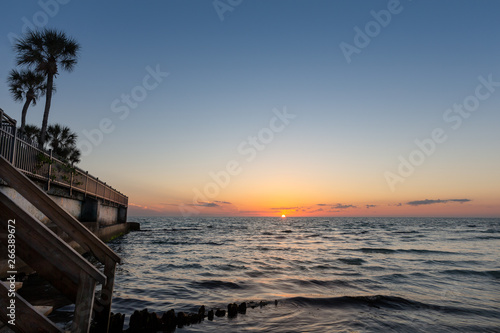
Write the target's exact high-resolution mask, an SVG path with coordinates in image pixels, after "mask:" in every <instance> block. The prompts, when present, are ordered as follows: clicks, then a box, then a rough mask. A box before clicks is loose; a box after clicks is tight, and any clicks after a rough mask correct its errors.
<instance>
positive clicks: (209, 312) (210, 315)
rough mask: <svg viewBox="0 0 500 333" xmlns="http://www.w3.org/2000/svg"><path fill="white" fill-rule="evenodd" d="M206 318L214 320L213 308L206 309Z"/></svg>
mask: <svg viewBox="0 0 500 333" xmlns="http://www.w3.org/2000/svg"><path fill="white" fill-rule="evenodd" d="M208 320H210V321H212V320H214V310H209V311H208Z"/></svg>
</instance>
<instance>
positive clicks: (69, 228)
mask: <svg viewBox="0 0 500 333" xmlns="http://www.w3.org/2000/svg"><path fill="white" fill-rule="evenodd" d="M0 178H2V179H3V180H4V181H6V182H7V184H9V186H11V187H12V188H14V189H15V190H16V191H17V192H19V193H20V194H21V195H22V196H23V197H25V198H26V199H28V200H29V201H30V202H31V203H32V204H33V205H34V206H35V207H36V208H37V209H38V210H40V211H41V212H42V213H43V214H44V215H45V216H47V217H48V218H49V219H50V220H51V221H52V222H53V223H54V224H56V225H57V226H58V227H60V228H61V229H62V230H63V231H64V232H65V233H67V234H68V235H69V236H70V237H71V238H72V239H73V240H75V241H76V242H77V243H78V244H79V245H80V246H81V247H82V248H83V249H84V250H85V251H88V252H90V253H92V254H93V255H94V256H95V257H96V258H97V259H98V260H99V261H100V262H101V263H103V264H106V263H107V262H109V261H108V260H107V258H110V259H111V260H112V261H114V262H116V263H120V262H121V259H120V257H119V256H118V255H117V254H116V253H114V252H113V251H112V250H111V249H110V248H109V247H108V246H107V245H106V244H104V243H103V242H102V241H101V240H100V239H99V238H98V237H97V236H96V235H94V234H93V233H92V232H91V231H90V230H88V229H87V228H86V227H85V226H84V225H83V224H81V223H80V222H79V221H78V220H77V219H76V218H75V217H73V216H72V215H71V214H69V213H68V212H67V211H66V210H64V209H63V208H62V207H61V206H59V205H58V204H57V203H56V202H55V201H54V200H52V199H51V198H50V197H49V196H48V195H47V194H46V193H45V192H44V191H43V190H42V189H40V188H39V187H38V186H36V184H35V183H33V182H32V181H31V180H30V179H28V177H26V176H25V175H23V174H22V173H21V172H19V171H18V170H17V169H16V168H15V167H14V166H13V165H12V164H10V163H9V162H8V161H7V160H6V159H5V158H3V157H2V156H0Z"/></svg>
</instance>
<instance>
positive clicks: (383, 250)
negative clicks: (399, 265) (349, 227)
mask: <svg viewBox="0 0 500 333" xmlns="http://www.w3.org/2000/svg"><path fill="white" fill-rule="evenodd" d="M354 251H361V252H364V253H383V254H389V253H416V254H459V253H457V252H449V251H437V250H423V249H387V248H372V247H363V248H360V249H355V250H354Z"/></svg>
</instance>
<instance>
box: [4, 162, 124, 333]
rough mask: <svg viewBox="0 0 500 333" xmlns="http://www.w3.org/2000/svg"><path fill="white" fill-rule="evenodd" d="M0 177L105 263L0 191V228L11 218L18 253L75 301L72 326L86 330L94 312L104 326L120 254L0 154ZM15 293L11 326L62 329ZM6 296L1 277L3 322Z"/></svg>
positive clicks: (104, 328) (101, 329) (33, 329)
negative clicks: (98, 287)
mask: <svg viewBox="0 0 500 333" xmlns="http://www.w3.org/2000/svg"><path fill="white" fill-rule="evenodd" d="M0 178H1V179H2V180H4V181H5V182H6V183H7V184H8V185H9V186H10V187H12V188H13V189H15V190H16V191H17V192H18V193H19V194H21V195H22V196H23V197H24V198H25V199H26V200H28V201H29V202H30V203H31V204H32V205H33V206H35V207H36V208H37V209H38V210H40V211H41V212H42V213H43V214H44V215H45V216H47V217H48V218H49V219H50V220H51V221H52V222H53V223H54V224H56V225H57V226H58V227H59V228H60V229H61V230H62V231H63V232H65V233H66V234H67V235H68V236H69V238H70V239H72V240H73V241H75V242H77V243H78V244H79V245H80V246H81V247H82V248H83V249H84V250H85V251H86V252H88V253H91V254H92V255H93V256H94V257H95V258H96V259H97V260H98V261H99V262H101V263H102V264H103V265H104V269H103V272H101V271H99V270H98V269H97V268H96V267H94V266H93V265H92V264H91V263H89V261H87V260H86V259H85V258H83V257H82V256H81V255H80V254H79V253H78V252H76V251H75V250H74V249H73V248H72V247H71V246H69V245H68V244H67V243H66V242H64V241H63V240H62V239H61V238H60V237H58V236H57V235H56V234H55V233H54V232H53V231H51V230H50V229H49V228H47V226H46V225H45V224H43V223H42V222H40V221H39V220H37V219H36V218H34V217H33V216H32V215H31V214H30V213H29V212H27V211H25V210H24V209H23V208H22V207H20V206H19V205H18V204H16V203H15V202H14V201H13V200H12V199H10V198H9V197H8V196H6V195H5V194H3V193H1V192H0V232H2V233H7V232H8V226H7V223H8V220H12V219H15V221H16V223H15V240H16V243H15V245H16V256H17V257H19V258H22V260H23V261H25V262H26V263H27V264H28V265H29V266H31V267H32V268H33V269H35V270H36V271H37V272H38V274H39V275H40V276H42V277H43V278H44V279H46V280H47V281H49V282H50V283H51V284H52V285H53V286H54V287H55V288H57V289H58V290H59V291H60V292H61V293H63V294H64V295H65V296H66V297H68V299H70V300H72V301H73V302H74V304H75V311H74V319H73V325H72V329H71V331H72V332H89V329H90V323H91V319H92V314H93V312H95V314H96V315H98V316H96V318H97V317H98V318H100V320H99V322H98V323H97V324H98V329H99V332H107V331H108V326H109V317H110V312H111V300H112V295H113V286H114V275H115V268H116V264H117V263H120V262H121V259H120V257H118V255H117V254H116V253H114V252H113V251H112V250H111V249H110V248H109V247H108V246H107V245H106V244H104V243H103V242H102V241H101V240H100V239H99V238H97V237H96V236H95V235H94V234H93V233H92V232H90V231H89V230H88V229H87V228H85V226H84V225H83V224H81V223H80V222H79V221H78V220H77V219H76V218H74V217H73V216H72V215H70V214H69V213H68V212H67V211H65V210H64V209H63V208H61V207H60V206H59V205H58V204H57V203H56V202H54V200H52V199H51V198H50V197H49V196H48V195H47V194H46V193H45V192H44V191H43V190H42V189H40V188H39V187H38V186H37V185H35V184H34V183H33V182H32V181H31V180H30V179H28V178H27V177H26V176H25V175H24V174H22V173H21V172H20V171H18V170H17V169H16V168H15V167H14V166H12V164H10V163H9V162H8V161H7V160H6V159H5V158H3V157H1V156H0ZM5 239H6V238H4V237H2V240H5ZM5 245H6V246H7V244H5ZM98 283H100V284H101V285H102V289H101V296H100V297H99V299H94V294H95V289H96V284H98ZM15 299H16V303H15V304H16V325H15V326H12V325H8V326H9V327H10V328H11V329H12V330H14V331H16V332H36V331H42V332H61V329H60V328H58V327H57V326H56V325H55V324H54V323H52V322H51V321H50V320H48V319H47V318H46V317H45V316H44V315H42V314H40V313H39V312H38V311H37V310H36V309H35V308H34V307H33V306H31V305H30V304H29V303H28V302H26V300H24V299H23V298H22V297H21V296H19V295H16V298H15ZM9 302H10V298H9V297H8V296H7V288H6V287H5V285H3V284H1V283H0V319H1V320H2V321H3V322H4V323H7V322H8V320H9V318H8V317H7V313H6V308H7V306H8V304H9Z"/></svg>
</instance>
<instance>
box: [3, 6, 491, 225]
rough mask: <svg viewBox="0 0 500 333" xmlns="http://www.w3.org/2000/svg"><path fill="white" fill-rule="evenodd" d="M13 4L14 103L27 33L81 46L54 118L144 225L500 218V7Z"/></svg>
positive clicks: (64, 77) (8, 104)
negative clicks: (243, 219)
mask: <svg viewBox="0 0 500 333" xmlns="http://www.w3.org/2000/svg"><path fill="white" fill-rule="evenodd" d="M0 6H1V7H2V8H1V11H0V78H1V79H0V108H2V109H3V110H4V111H5V112H6V113H7V114H9V115H10V116H11V117H14V118H16V119H18V120H20V118H21V109H22V103H17V102H14V101H13V99H12V98H11V96H10V95H9V91H8V87H7V84H6V78H7V76H8V73H9V71H10V70H11V69H13V68H16V62H15V52H14V50H13V45H14V43H15V38H17V37H21V36H22V35H23V33H24V32H26V31H27V29H43V28H54V29H58V30H62V31H64V32H65V33H66V34H67V35H68V36H70V37H72V38H74V39H75V40H76V41H78V43H79V44H80V45H81V51H80V53H79V58H78V63H77V66H76V67H75V69H74V70H73V71H72V72H71V73H68V72H64V71H60V73H59V75H58V76H57V78H56V81H55V82H56V85H57V93H56V94H55V95H54V96H53V100H52V107H51V111H50V118H49V123H61V124H63V125H67V126H69V127H71V128H72V129H73V130H74V131H75V132H76V133H77V134H78V136H79V141H78V146H79V148H80V149H81V151H82V153H83V157H82V162H81V163H80V164H79V167H81V168H82V169H84V170H88V171H89V173H90V174H92V175H94V176H96V177H99V179H102V180H104V181H106V182H107V183H108V184H111V186H113V187H114V188H116V189H118V190H119V191H121V192H122V193H124V194H126V195H127V196H128V197H129V213H128V214H129V216H149V215H165V216H184V217H189V216H279V215H282V214H285V215H287V216H450V217H466V216H471V217H472V216H477V217H499V216H500V154H499V148H500V130H499V129H500V112H499V111H500V34H499V31H500V20H499V19H498V13H499V12H500V3H498V2H497V1H493V0H491V1H487V0H484V1H473V0H470V1H463V0H462V1H459V0H453V1H451V0H448V1H446V0H443V1H439V2H436V1H431V0H427V1H425V0H421V1H418V0H413V1H411V0H401V1H397V0H390V1H387V0H384V1H329V0H307V1H306V0H301V1H299V0H216V1H211V0H175V1H174V0H170V1H159V0H152V1H147V2H146V1H117V0H112V1H95V0H89V1H83V0H40V1H19V0H4V1H2V4H1V5H0ZM43 108H44V99H43V98H42V99H41V100H40V101H39V103H38V104H37V105H36V106H32V107H30V109H29V111H28V116H27V122H28V123H31V124H37V125H40V124H41V121H42V115H43Z"/></svg>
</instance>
